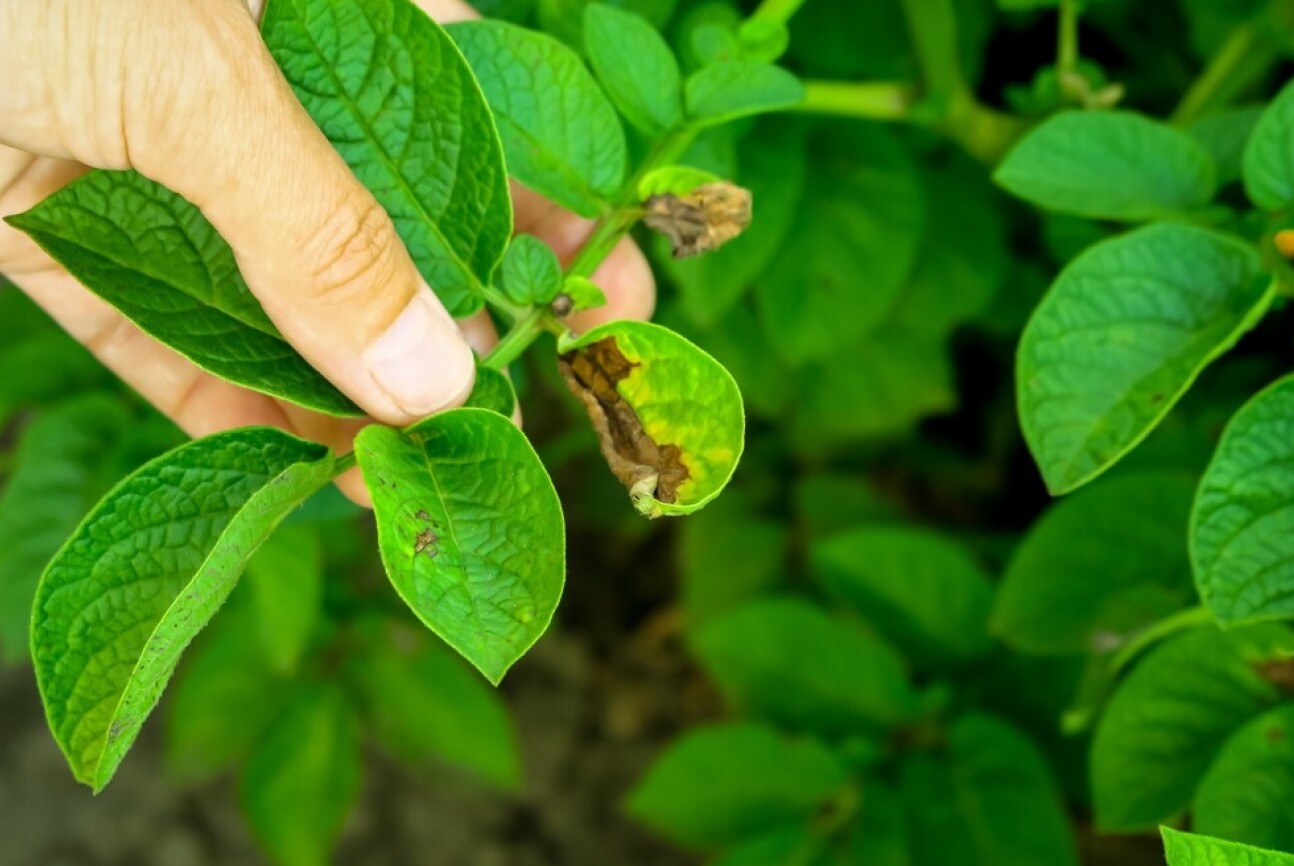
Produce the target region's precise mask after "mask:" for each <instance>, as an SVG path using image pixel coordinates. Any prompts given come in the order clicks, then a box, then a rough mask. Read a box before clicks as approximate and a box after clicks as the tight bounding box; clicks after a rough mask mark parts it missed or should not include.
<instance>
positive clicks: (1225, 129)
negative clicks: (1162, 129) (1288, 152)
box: [1187, 105, 1266, 185]
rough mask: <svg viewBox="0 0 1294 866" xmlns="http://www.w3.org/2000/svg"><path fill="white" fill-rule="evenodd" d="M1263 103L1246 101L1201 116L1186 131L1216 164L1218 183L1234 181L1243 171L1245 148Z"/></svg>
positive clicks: (1238, 178)
mask: <svg viewBox="0 0 1294 866" xmlns="http://www.w3.org/2000/svg"><path fill="white" fill-rule="evenodd" d="M1265 108H1266V106H1263V105H1245V106H1241V107H1239V108H1229V109H1227V110H1225V111H1220V112H1218V113H1217V114H1210V115H1209V116H1208V117H1202V118H1200V119H1199V120H1197V121H1195V122H1194V123H1192V124H1191V125H1190V126H1189V127H1187V132H1189V133H1190V134H1191V135H1193V136H1194V137H1195V140H1196V141H1198V142H1199V143H1200V144H1202V145H1204V149H1205V150H1207V151H1208V152H1209V155H1210V156H1212V157H1213V164H1214V165H1216V166H1217V167H1218V183H1219V185H1221V184H1228V183H1234V182H1235V181H1238V180H1240V179H1241V177H1242V176H1243V174H1244V157H1245V149H1246V147H1247V146H1248V144H1249V138H1250V136H1252V135H1253V131H1254V128H1255V127H1256V126H1257V124H1258V119H1259V118H1260V117H1262V115H1263V111H1264V109H1265Z"/></svg>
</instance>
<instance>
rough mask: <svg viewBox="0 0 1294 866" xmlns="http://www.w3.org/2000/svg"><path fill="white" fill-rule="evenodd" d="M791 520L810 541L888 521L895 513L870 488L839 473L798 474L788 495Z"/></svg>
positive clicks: (892, 506) (895, 510)
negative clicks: (793, 489) (792, 518)
mask: <svg viewBox="0 0 1294 866" xmlns="http://www.w3.org/2000/svg"><path fill="white" fill-rule="evenodd" d="M792 499H793V502H794V505H795V509H794V511H795V519H796V524H797V525H798V526H801V527H803V529H804V530H805V531H806V532H807V533H808V535H809V537H810V540H817V539H818V538H823V537H826V536H830V535H834V534H836V533H838V532H842V531H843V530H846V529H852V528H853V527H854V526H856V525H858V524H860V523H867V522H871V521H892V520H895V519H896V518H898V516H899V511H898V509H897V508H896V507H895V506H894V504H893V503H891V502H889V501H888V500H886V499H885V498H884V497H883V496H882V495H881V494H880V493H879V492H877V490H875V489H874V488H873V487H872V486H871V484H869V483H868V482H867V481H865V480H864V479H862V478H859V477H856V476H853V475H849V474H846V473H844V472H841V473H839V474H836V473H831V472H819V473H816V474H808V473H806V474H802V475H800V476H799V477H798V478H797V479H796V482H795V491H794V493H793V494H792Z"/></svg>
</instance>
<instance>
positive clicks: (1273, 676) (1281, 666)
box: [1251, 657, 1294, 695]
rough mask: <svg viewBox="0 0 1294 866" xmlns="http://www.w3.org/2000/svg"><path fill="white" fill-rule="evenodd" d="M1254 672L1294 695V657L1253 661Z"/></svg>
mask: <svg viewBox="0 0 1294 866" xmlns="http://www.w3.org/2000/svg"><path fill="white" fill-rule="evenodd" d="M1251 667H1252V668H1253V669H1254V673H1256V674H1258V676H1260V677H1262V678H1263V679H1265V680H1266V681H1267V682H1269V683H1271V684H1272V685H1274V686H1275V687H1276V688H1278V689H1280V690H1281V691H1282V692H1285V693H1286V694H1290V695H1294V657H1289V658H1274V659H1264V660H1263V661H1256V662H1252V663H1251Z"/></svg>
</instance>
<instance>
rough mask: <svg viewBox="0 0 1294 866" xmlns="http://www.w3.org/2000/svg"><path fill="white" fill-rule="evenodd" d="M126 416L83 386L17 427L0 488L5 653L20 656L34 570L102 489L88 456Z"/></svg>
mask: <svg viewBox="0 0 1294 866" xmlns="http://www.w3.org/2000/svg"><path fill="white" fill-rule="evenodd" d="M12 372H13V371H11V373H12ZM130 421H131V419H130V417H129V414H128V413H127V412H126V410H125V408H124V407H123V406H122V403H121V401H120V400H117V399H115V398H113V397H109V396H107V395H104V394H88V395H84V396H82V397H79V398H74V399H73V400H70V401H68V402H67V403H64V404H62V405H61V406H57V407H55V408H53V409H51V410H49V411H48V412H45V413H43V414H42V415H40V416H39V417H37V418H36V420H35V421H33V422H32V423H31V425H30V426H29V427H28V428H27V429H26V430H25V431H24V432H23V434H22V438H21V439H20V440H19V442H18V446H17V449H16V450H15V452H14V454H13V461H14V472H13V474H12V475H11V476H9V478H8V479H7V480H6V482H5V485H4V492H3V493H2V494H0V549H3V550H4V552H5V554H4V557H3V558H0V650H3V651H4V658H5V659H6V660H7V661H9V662H17V661H19V660H23V659H26V658H27V645H28V634H27V630H28V626H29V624H30V622H31V604H32V597H33V596H35V594H36V584H37V582H38V581H39V580H40V574H41V570H42V569H44V567H45V564H46V563H47V562H49V559H50V557H51V556H53V555H54V552H55V551H57V550H58V548H59V546H60V545H62V544H63V541H64V539H66V538H67V536H68V535H69V534H71V532H72V530H74V529H75V528H76V524H77V523H78V522H79V521H80V520H81V518H82V517H84V516H85V514H86V512H87V511H89V510H90V506H92V505H94V502H95V500H96V499H98V497H99V495H100V494H101V493H102V492H103V485H101V484H100V480H101V479H100V475H99V472H98V471H97V470H98V467H97V465H96V464H97V463H98V462H99V461H100V460H102V457H103V454H104V452H105V451H108V450H110V449H112V448H113V447H114V446H115V445H116V444H118V443H119V442H120V441H121V438H122V437H123V436H124V435H125V434H126V432H127V430H128V429H129V425H130Z"/></svg>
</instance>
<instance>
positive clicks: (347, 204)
mask: <svg viewBox="0 0 1294 866" xmlns="http://www.w3.org/2000/svg"><path fill="white" fill-rule="evenodd" d="M175 7H180V9H179V12H182V13H183V15H184V21H183V22H178V23H175V24H173V25H172V27H171V30H172V31H174V32H175V33H176V34H177V35H176V38H177V39H179V40H180V41H181V42H182V43H183V44H181V45H180V46H174V45H171V46H168V47H167V51H166V53H165V56H164V57H163V58H160V59H159V61H158V63H159V64H164V65H165V67H166V69H167V75H169V76H170V77H171V78H172V79H174V81H173V82H172V83H171V85H170V87H171V89H172V90H173V91H174V92H173V93H171V94H170V97H171V98H170V99H167V100H165V103H166V108H167V110H166V111H165V112H157V111H153V112H150V111H143V112H141V113H140V114H138V115H135V116H133V117H129V118H127V121H128V123H129V125H130V130H129V131H130V133H131V136H132V144H133V145H134V146H133V147H132V149H131V158H132V163H133V164H134V166H135V167H136V168H138V169H139V170H140V171H141V172H143V173H144V174H146V175H148V176H150V177H152V178H154V179H155V180H157V181H159V182H161V183H162V184H164V185H166V186H168V187H170V188H172V189H174V190H176V191H177V192H179V193H180V194H181V195H183V196H185V197H186V198H188V199H189V200H190V201H192V202H194V203H195V204H196V205H197V206H198V207H199V208H201V209H202V211H203V213H204V214H205V215H206V216H207V218H208V219H209V220H210V221H211V222H212V223H213V224H214V225H215V227H216V229H217V230H218V231H219V232H220V233H221V235H222V236H223V237H224V238H225V239H226V240H227V241H228V242H229V244H230V246H231V247H232V248H233V250H234V253H235V256H236V257H237V259H238V264H239V268H240V270H241V271H242V273H243V275H244V277H245V278H246V279H247V283H248V285H249V286H250V288H251V289H252V291H253V292H254V293H255V294H256V295H257V297H258V299H259V300H260V302H261V304H262V306H264V308H265V310H266V312H267V313H268V314H269V316H270V318H271V319H273V320H274V323H275V324H276V325H277V326H278V328H279V330H280V331H281V332H282V333H283V335H284V337H285V338H286V339H287V340H288V341H289V342H290V343H292V345H293V346H294V347H295V348H296V349H297V351H298V352H300V353H301V354H302V355H303V356H304V357H305V358H306V359H307V360H308V361H310V363H311V364H312V365H313V366H314V367H315V368H316V369H318V370H319V371H320V372H321V373H323V374H324V375H325V376H326V377H327V378H328V379H330V380H331V381H332V382H333V383H334V384H336V385H337V386H338V388H340V389H341V390H342V391H343V392H344V393H346V394H347V395H348V396H350V397H351V398H352V399H353V400H354V401H355V402H356V403H358V404H359V405H360V406H361V407H363V408H364V409H365V410H366V411H367V412H369V413H370V414H372V415H373V416H374V417H376V418H378V419H380V420H382V421H385V422H387V423H390V424H397V425H398V424H406V423H409V422H411V421H413V420H416V419H417V418H421V417H423V416H425V415H429V414H431V413H433V412H435V411H438V410H440V409H444V408H446V407H449V406H452V405H456V404H457V403H460V402H461V401H462V400H463V399H464V398H465V397H466V396H467V394H468V392H469V391H470V389H471V385H472V380H473V377H474V362H473V358H472V354H471V351H470V349H469V348H468V346H467V343H466V342H465V341H464V340H463V337H462V335H461V334H460V333H459V330H458V328H457V326H456V325H455V324H454V322H453V320H452V319H451V318H450V316H449V315H448V313H446V311H445V309H444V308H443V307H442V306H441V304H440V302H439V301H438V300H437V299H436V297H435V295H434V294H432V292H431V291H429V290H428V289H427V288H426V287H425V286H423V285H422V283H421V280H420V278H419V276H418V274H417V271H416V270H415V268H414V265H413V262H412V261H411V260H410V258H409V255H408V253H407V252H406V251H405V249H404V246H403V245H402V244H401V242H400V240H399V238H398V236H397V235H396V233H395V228H394V225H393V224H392V222H391V220H390V218H389V217H388V216H387V214H386V213H385V211H383V210H382V208H381V207H380V206H379V205H378V203H377V201H376V200H375V199H374V198H373V197H372V196H371V195H370V194H369V193H368V192H367V190H365V189H364V188H363V187H362V186H361V185H360V184H359V182H358V181H357V180H356V179H355V177H354V175H352V174H351V172H350V170H349V168H348V167H347V166H346V164H345V163H344V162H343V161H342V159H341V157H340V156H339V155H338V154H337V152H336V151H335V150H334V149H333V147H332V145H331V144H330V143H329V142H328V141H327V139H325V138H324V137H323V135H322V134H321V133H320V132H319V130H318V129H317V128H316V127H315V125H314V123H313V122H312V121H311V119H310V117H309V116H308V115H307V114H306V113H305V111H304V109H303V108H302V107H301V106H300V104H299V103H298V102H297V100H296V98H295V96H294V95H293V93H292V91H291V89H290V87H289V86H288V84H287V82H286V81H285V80H284V79H283V78H282V76H281V75H280V74H279V72H278V70H277V67H276V66H275V65H274V62H273V60H272V59H271V58H270V56H269V55H268V53H267V52H266V50H265V48H264V45H263V44H262V42H261V41H260V37H259V34H258V33H257V31H256V28H255V25H254V23H253V21H252V19H251V17H250V16H249V15H248V14H247V12H246V10H245V9H244V8H241V7H239V6H238V5H237V4H234V3H230V2H196V0H195V2H181V3H176V4H173V5H172V4H167V5H166V6H165V8H166V10H167V12H168V13H172V14H174V13H175V12H176V10H175ZM152 8H153V9H161V8H162V7H157V6H155V5H152ZM154 14H160V13H154ZM188 43H192V44H188ZM177 51H178V52H180V53H182V54H183V55H184V56H185V57H186V63H185V72H183V73H181V74H179V75H176V74H175V73H174V62H173V57H174V55H175V53H176V52H177ZM153 72H154V73H155V80H154V82H153V86H154V87H155V86H156V81H160V80H165V78H166V76H164V75H162V74H161V71H160V68H159V65H157V64H155V65H154V67H153ZM193 129H201V130H204V131H209V134H203V135H191V134H189V131H190V130H193ZM181 130H182V131H184V134H181V135H178V136H177V134H176V133H177V131H181ZM135 142H138V144H135Z"/></svg>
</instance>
